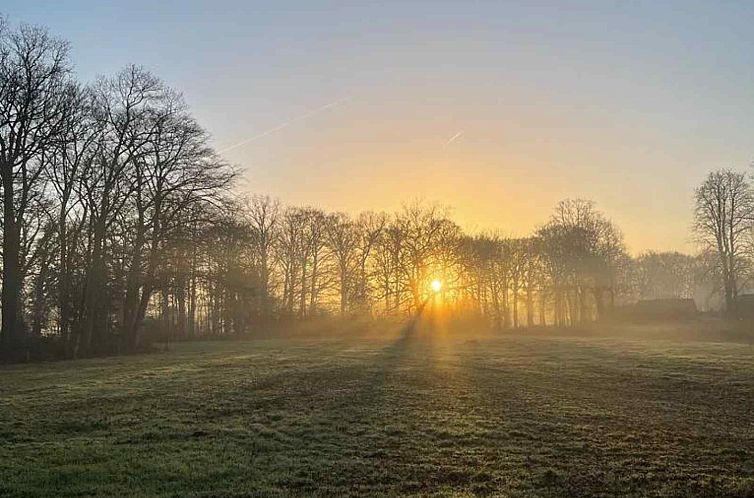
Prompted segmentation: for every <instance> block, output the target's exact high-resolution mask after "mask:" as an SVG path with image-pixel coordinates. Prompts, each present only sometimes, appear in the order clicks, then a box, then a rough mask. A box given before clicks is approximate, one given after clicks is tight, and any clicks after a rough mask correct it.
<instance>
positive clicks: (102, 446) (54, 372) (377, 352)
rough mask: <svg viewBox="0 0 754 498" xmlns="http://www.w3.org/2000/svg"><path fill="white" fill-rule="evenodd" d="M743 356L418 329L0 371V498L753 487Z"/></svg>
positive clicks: (752, 368) (706, 346)
mask: <svg viewBox="0 0 754 498" xmlns="http://www.w3.org/2000/svg"><path fill="white" fill-rule="evenodd" d="M753 360H754V348H753V347H752V346H751V345H748V344H738V343H713V342H680V341H663V340H647V339H642V340H629V339H620V338H615V337H612V338H604V337H603V338H600V337H588V338H586V337H582V338H580V337H562V336H561V337H558V336H552V335H550V336H535V337H533V336H527V335H525V334H524V335H497V336H485V337H478V338H474V339H471V338H468V336H466V337H465V336H464V335H460V334H456V335H454V336H453V337H447V336H443V335H439V334H438V335H432V334H428V333H421V334H408V335H398V336H394V337H392V338H390V339H388V338H383V339H375V338H370V339H367V338H350V339H346V338H339V339H332V338H331V339H287V340H282V339H279V340H255V341H245V342H231V341H223V342H194V343H184V344H179V345H175V346H171V350H170V351H169V352H161V353H153V354H146V355H140V356H131V357H119V358H104V359H94V360H82V361H75V362H57V363H45V364H37V365H22V366H6V367H2V368H0V496H40V497H41V496H196V497H199V496H206V497H209V496H291V495H295V496H313V495H314V496H317V495H318V496H356V495H369V496H375V495H376V496H427V495H431V496H435V495H436V496H476V495H483V496H484V495H488V496H489V495H491V496H543V497H551V496H679V497H681V496H684V497H685V496H752V495H754V361H753Z"/></svg>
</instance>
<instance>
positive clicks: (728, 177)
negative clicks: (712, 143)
mask: <svg viewBox="0 0 754 498" xmlns="http://www.w3.org/2000/svg"><path fill="white" fill-rule="evenodd" d="M695 200H696V206H695V210H694V231H695V233H696V235H697V238H698V240H699V241H700V242H701V243H702V244H703V246H704V247H705V248H707V249H711V250H713V251H714V252H715V253H716V254H717V257H718V264H719V265H720V272H721V274H722V281H723V289H724V295H725V309H726V310H727V311H728V312H729V313H735V306H736V297H737V295H738V290H739V288H738V283H739V282H738V276H739V274H740V272H741V270H742V268H743V266H744V264H745V261H744V259H745V255H744V252H745V251H744V250H745V244H744V240H745V237H746V236H747V234H748V233H749V232H750V230H751V227H752V220H753V219H754V195H752V190H751V185H750V184H749V182H748V181H747V180H746V176H745V175H744V174H743V173H737V172H734V171H731V170H729V169H723V170H718V171H714V172H712V173H710V174H709V175H707V178H706V179H705V180H704V182H703V183H702V184H701V185H700V186H699V187H698V188H697V189H696V192H695Z"/></svg>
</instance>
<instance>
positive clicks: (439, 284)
mask: <svg viewBox="0 0 754 498" xmlns="http://www.w3.org/2000/svg"><path fill="white" fill-rule="evenodd" d="M429 286H430V287H431V288H432V292H440V289H442V282H441V281H440V280H438V279H434V280H432V282H431V283H430V284H429Z"/></svg>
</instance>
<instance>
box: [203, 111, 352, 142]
mask: <svg viewBox="0 0 754 498" xmlns="http://www.w3.org/2000/svg"><path fill="white" fill-rule="evenodd" d="M349 100H351V97H346V98H343V99H340V100H336V101H335V102H330V103H329V104H325V105H323V106H322V107H317V108H316V109H313V110H311V111H309V112H306V113H304V114H302V115H300V116H296V117H295V118H293V119H289V120H288V121H286V122H285V123H281V124H279V125H277V126H275V127H274V128H270V129H269V130H267V131H263V132H262V133H260V134H258V135H254V136H253V137H249V138H247V139H246V140H242V141H241V142H238V143H237V144H234V145H231V146H229V147H226V148H224V149H222V150H219V151H218V152H217V153H218V154H223V153H225V152H228V151H231V150H233V149H237V148H238V147H242V146H244V145H246V144H248V143H251V142H253V141H255V140H259V139H260V138H262V137H266V136H267V135H270V134H272V133H275V132H276V131H280V130H282V129H283V128H286V127H288V126H290V125H292V124H293V123H296V122H298V121H301V120H304V119H306V118H309V117H312V116H314V115H315V114H319V113H320V112H322V111H325V110H327V109H329V108H331V107H335V106H338V105H340V104H342V103H344V102H347V101H349Z"/></svg>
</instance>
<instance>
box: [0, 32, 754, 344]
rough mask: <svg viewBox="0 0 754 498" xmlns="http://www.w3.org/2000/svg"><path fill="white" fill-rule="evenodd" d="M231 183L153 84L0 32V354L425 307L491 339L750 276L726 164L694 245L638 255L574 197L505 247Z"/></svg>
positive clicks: (732, 176) (728, 296)
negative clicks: (439, 307)
mask: <svg viewBox="0 0 754 498" xmlns="http://www.w3.org/2000/svg"><path fill="white" fill-rule="evenodd" d="M236 177H237V171H236V170H235V169H234V168H233V167H232V165H230V164H228V163H226V162H225V161H224V160H223V159H222V158H221V157H220V156H219V155H218V154H217V153H216V152H215V151H214V150H213V149H212V147H211V146H210V138H209V135H208V133H207V131H206V130H204V129H203V128H202V127H201V125H200V124H199V123H197V121H196V120H195V118H194V117H193V116H192V114H191V111H190V109H189V108H188V106H187V105H186V103H185V101H184V99H183V98H182V96H181V94H180V93H179V92H178V91H176V90H174V89H172V88H170V87H169V86H167V85H166V84H165V83H164V82H163V81H162V80H160V79H159V78H158V77H157V76H156V75H154V74H152V73H150V72H149V71H147V70H145V69H143V68H141V67H139V66H129V67H126V68H124V69H123V70H122V71H120V72H118V73H116V74H112V75H109V76H103V77H101V78H99V79H97V80H96V81H94V82H88V83H83V82H80V81H78V80H77V79H76V77H75V75H74V73H73V70H72V61H71V60H70V56H69V47H68V45H67V43H66V42H65V41H64V40H61V39H59V38H57V37H55V36H53V35H51V34H50V33H48V32H47V31H46V30H45V29H42V28H39V27H36V26H28V25H21V26H20V27H16V26H12V25H10V24H9V23H8V22H6V21H0V180H1V181H2V203H3V214H2V276H1V277H2V299H1V301H2V302H1V307H2V328H1V333H0V337H1V339H2V341H1V342H0V351H1V352H2V355H3V356H4V357H6V358H11V359H22V358H25V357H29V356H30V355H35V354H36V353H37V350H38V349H40V348H41V349H44V350H46V351H48V352H49V351H51V352H52V353H50V354H52V355H54V356H58V357H68V358H72V357H82V356H92V355H98V354H106V353H107V354H109V353H117V352H122V353H125V352H132V351H136V350H139V349H141V348H142V347H144V345H145V344H146V343H148V342H149V341H152V340H155V338H160V340H168V339H169V340H177V339H182V338H192V337H199V336H220V335H245V334H254V333H257V332H258V331H260V330H264V329H266V328H269V327H270V326H272V325H274V324H286V323H294V322H298V321H305V320H312V319H320V318H337V317H343V318H349V317H355V316H359V317H384V316H396V317H401V316H410V315H413V314H416V313H417V312H419V311H420V310H421V309H422V307H423V306H424V305H425V304H426V303H427V302H428V301H429V300H433V302H434V301H437V300H441V302H442V303H443V305H444V308H445V309H446V310H447V312H449V313H458V314H465V315H469V316H474V317H477V318H480V319H482V320H485V321H486V322H487V323H488V324H489V326H490V327H492V328H495V329H506V328H517V327H534V326H537V327H541V326H557V327H571V326H578V325H580V324H584V323H588V322H593V321H597V320H603V319H608V318H609V317H610V316H611V315H612V314H614V313H615V310H616V309H619V308H620V307H621V306H624V305H626V304H630V303H634V302H636V301H638V300H642V299H658V298H695V297H696V298H699V296H698V294H699V293H701V294H703V297H702V298H701V299H702V300H703V301H704V303H712V304H709V306H708V307H710V308H722V309H724V310H727V311H728V312H733V311H734V310H735V308H736V299H737V296H738V295H739V294H740V293H742V292H744V291H745V289H746V287H747V286H748V285H749V282H750V268H751V264H750V263H751V260H752V256H753V255H754V252H752V238H751V235H752V219H753V218H754V195H753V194H752V188H751V185H750V183H749V180H748V178H749V177H748V175H747V174H743V173H737V172H733V171H729V170H721V171H718V172H713V173H711V174H710V175H709V177H708V178H707V179H706V180H705V182H704V183H703V184H702V185H701V186H700V187H699V188H698V190H697V191H696V195H695V201H696V205H695V206H694V213H695V224H694V227H693V229H694V233H695V235H696V236H697V238H698V240H699V242H700V248H701V251H700V253H699V254H696V255H686V254H681V253H677V252H667V253H662V252H648V253H645V254H640V255H638V256H631V255H630V254H629V253H628V252H627V250H626V247H625V244H624V241H623V235H622V233H621V230H620V228H619V227H618V226H617V225H616V224H615V223H613V222H612V221H611V220H610V218H609V216H608V215H607V214H606V213H603V212H602V211H600V209H599V208H598V206H596V205H595V204H594V203H593V202H591V201H588V200H583V199H567V200H564V201H562V202H560V203H558V204H557V205H556V206H555V207H554V208H553V211H552V215H551V217H550V218H549V219H546V220H542V223H541V225H540V226H538V227H536V228H535V229H533V231H532V233H531V235H530V236H527V237H520V238H515V237H509V236H506V235H503V234H504V233H505V232H502V231H501V232H499V233H495V232H491V233H476V234H470V233H464V231H463V230H462V229H461V228H460V227H459V226H458V224H456V223H455V222H454V221H453V219H452V217H451V216H450V215H449V211H448V210H447V209H445V208H444V207H442V206H438V205H435V204H432V203H429V202H419V201H414V200H410V199H407V200H406V204H405V205H404V207H403V208H402V209H400V210H399V211H397V212H394V213H375V212H365V213H360V214H347V213H339V212H327V211H325V210H322V209H320V208H316V207H308V206H290V205H286V204H284V203H282V202H280V201H278V200H275V199H273V198H270V197H267V196H262V195H256V196H246V195H245V194H244V193H243V192H242V191H241V190H240V189H239V188H238V186H237V185H236V184H235V180H236ZM501 202H504V200H501ZM690 208H691V206H690ZM501 228H502V229H503V230H504V229H505V227H501ZM435 280H436V281H438V282H440V283H441V287H440V288H439V289H432V288H431V287H430V284H431V282H432V281H435ZM438 285H439V284H438ZM716 296H718V297H719V298H720V301H721V303H722V305H721V306H718V305H717V304H716V303H717V299H718V298H717V297H716ZM700 303H701V301H700ZM700 306H701V307H702V308H705V307H707V305H703V304H700Z"/></svg>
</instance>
